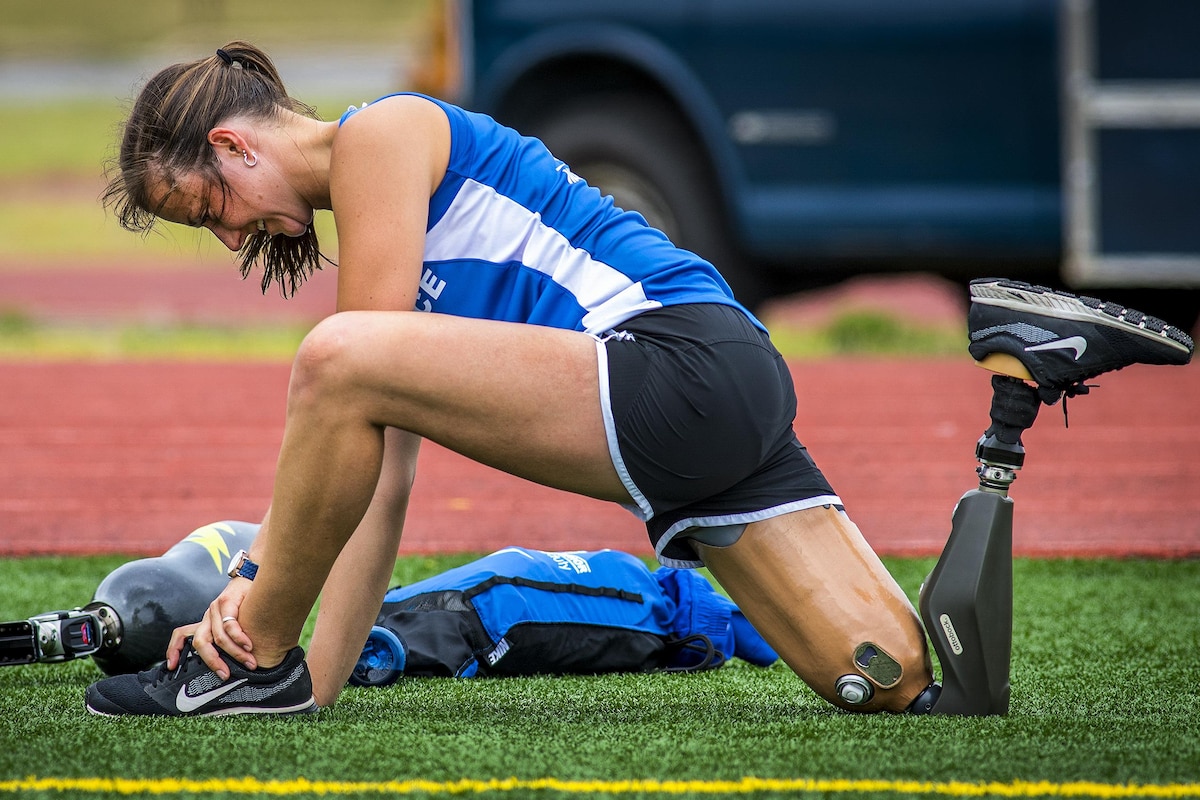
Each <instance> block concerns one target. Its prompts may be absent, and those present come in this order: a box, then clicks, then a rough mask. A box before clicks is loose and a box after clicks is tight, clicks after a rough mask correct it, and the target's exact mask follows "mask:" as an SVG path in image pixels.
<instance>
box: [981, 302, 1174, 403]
mask: <svg viewBox="0 0 1200 800" xmlns="http://www.w3.org/2000/svg"><path fill="white" fill-rule="evenodd" d="M971 302H972V303H980V304H982V305H989V306H997V307H1000V308H1007V309H1010V310H1012V311H1018V312H1021V313H1025V314H1035V315H1038V316H1043V317H1051V318H1053V319H1068V320H1075V321H1078V322H1090V323H1092V324H1099V325H1104V326H1106V327H1109V328H1113V329H1116V330H1119V331H1122V332H1123V333H1127V334H1130V335H1133V336H1139V337H1141V338H1144V339H1146V340H1148V341H1149V342H1152V343H1154V344H1156V345H1165V346H1167V347H1168V348H1170V349H1171V350H1173V351H1175V353H1176V354H1177V355H1178V356H1179V360H1178V363H1180V364H1186V363H1187V362H1188V361H1189V360H1190V359H1191V356H1192V350H1193V348H1194V344H1193V342H1192V338H1191V337H1190V336H1188V335H1187V334H1186V333H1184V332H1183V331H1181V330H1180V329H1179V328H1176V327H1175V326H1174V325H1170V324H1168V323H1166V322H1163V321H1162V320H1161V319H1159V318H1158V317H1152V316H1150V315H1148V314H1143V313H1142V312H1140V311H1136V310H1134V309H1132V308H1126V307H1125V306H1122V305H1120V304H1119V303H1109V302H1105V301H1103V300H1098V299H1096V298H1094V297H1087V296H1084V295H1074V294H1071V293H1070V292H1062V291H1057V290H1055V289H1050V288H1048V287H1045V286H1035V285H1034V284H1031V283H1025V282H1023V281H1010V280H989V279H984V280H977V281H972V282H971ZM975 363H976V364H977V365H978V366H980V367H983V368H984V369H986V370H989V371H991V372H996V373H999V374H1001V375H1010V376H1012V377H1014V378H1020V379H1021V380H1026V381H1032V380H1033V376H1032V375H1031V374H1030V372H1029V370H1028V369H1027V368H1026V367H1025V365H1024V364H1022V363H1021V361H1020V359H1018V358H1016V357H1015V356H1012V355H1009V354H1007V353H989V354H988V355H987V356H985V357H984V358H982V359H980V360H978V361H976V362H975Z"/></svg>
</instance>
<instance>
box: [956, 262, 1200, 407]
mask: <svg viewBox="0 0 1200 800" xmlns="http://www.w3.org/2000/svg"><path fill="white" fill-rule="evenodd" d="M970 288H971V309H970V312H969V313H968V315H967V326H968V328H969V329H970V333H971V343H970V348H969V349H970V353H971V357H972V358H974V359H975V360H976V361H977V362H979V363H980V366H983V367H984V368H986V369H990V370H992V371H993V372H999V373H1001V374H1005V375H1011V376H1013V377H1015V378H1021V379H1023V380H1031V381H1033V382H1035V383H1037V385H1038V394H1039V396H1040V397H1041V399H1042V401H1043V402H1044V403H1046V404H1048V405H1053V404H1054V403H1055V402H1057V401H1058V400H1059V399H1060V398H1062V397H1074V396H1075V395H1077V394H1086V393H1087V391H1088V388H1089V387H1088V386H1087V384H1086V383H1085V381H1088V380H1090V379H1091V378H1094V377H1096V376H1097V375H1100V374H1102V373H1105V372H1110V371H1112V370H1117V369H1121V368H1122V367H1127V366H1129V365H1130V364H1186V363H1188V361H1190V360H1191V358H1192V352H1193V350H1194V344H1193V342H1192V339H1191V337H1190V336H1188V335H1187V334H1186V333H1184V332H1183V331H1181V330H1179V329H1178V328H1176V327H1174V326H1172V325H1168V324H1167V323H1165V322H1163V321H1162V320H1161V319H1158V318H1157V317H1151V316H1148V315H1146V314H1143V313H1141V312H1140V311H1134V310H1133V309H1130V308H1125V307H1124V306H1122V305H1119V304H1117V303H1107V302H1104V301H1103V300H1097V299H1096V298H1094V297H1085V296H1082V295H1074V294H1071V293H1069V292H1060V291H1054V290H1052V289H1047V288H1046V287H1044V286H1034V285H1032V284H1028V283H1023V282H1021V281H1010V280H1000V279H996V278H982V279H978V280H973V281H971V287H970Z"/></svg>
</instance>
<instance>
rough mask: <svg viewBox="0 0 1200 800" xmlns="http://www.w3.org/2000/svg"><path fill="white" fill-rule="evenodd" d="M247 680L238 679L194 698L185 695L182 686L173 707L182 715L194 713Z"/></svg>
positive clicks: (184, 688) (185, 691) (185, 687)
mask: <svg viewBox="0 0 1200 800" xmlns="http://www.w3.org/2000/svg"><path fill="white" fill-rule="evenodd" d="M247 680H249V678H238V679H237V680H236V681H232V682H230V683H227V684H225V685H224V686H218V687H217V688H215V689H209V690H208V691H207V692H201V693H200V694H198V695H195V696H191V695H189V694H188V693H187V686H184V687H183V688H182V689H180V690H179V694H177V695H175V707H176V708H177V709H179V710H180V711H181V712H182V713H184V714H186V713H188V712H189V711H195V710H196V709H197V708H200V707H201V706H202V705H204V704H205V703H208V702H210V701H212V700H216V699H217V698H218V697H220V696H221V695H225V694H229V693H230V692H232V691H233V690H234V689H236V688H237V687H239V686H241V685H242V684H243V683H245V682H246V681H247Z"/></svg>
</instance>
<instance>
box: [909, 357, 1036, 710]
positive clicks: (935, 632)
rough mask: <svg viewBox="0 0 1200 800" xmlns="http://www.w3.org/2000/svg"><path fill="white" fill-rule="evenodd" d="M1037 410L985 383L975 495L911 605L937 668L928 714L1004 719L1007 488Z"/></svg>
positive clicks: (1027, 397)
mask: <svg viewBox="0 0 1200 800" xmlns="http://www.w3.org/2000/svg"><path fill="white" fill-rule="evenodd" d="M1017 366H1018V367H1019V366H1020V365H1019V364H1017ZM1026 374H1027V373H1026ZM1040 403H1041V401H1040V400H1039V398H1038V390H1037V388H1036V387H1034V386H1031V385H1029V384H1027V383H1024V382H1023V381H1021V380H1018V379H1017V378H1015V377H1010V376H1001V375H995V376H993V377H992V408H991V419H992V424H991V426H990V427H989V428H988V429H987V431H985V432H984V435H983V436H982V437H981V438H980V440H979V442H978V443H977V444H976V446H975V455H976V458H977V459H978V460H979V462H980V465H979V467H978V468H977V470H976V472H977V474H978V475H979V488H977V489H972V490H971V491H969V492H967V493H966V494H965V495H963V497H962V499H960V500H959V502H958V506H957V507H956V508H955V510H954V517H953V523H952V525H951V530H950V537H949V539H948V540H947V541H946V546H945V548H944V549H943V550H942V555H941V557H940V558H939V559H938V562H937V565H936V566H935V567H934V568H933V571H932V572H931V573H930V574H929V577H928V578H927V579H926V580H925V583H924V585H923V586H922V587H921V593H920V600H919V603H918V604H919V606H920V609H921V619H922V620H923V621H924V622H925V628H926V630H927V631H928V632H929V637H930V639H931V640H932V641H933V649H934V650H935V651H936V652H937V655H938V661H939V663H940V664H941V667H942V694H941V698H940V699H939V700H938V702H937V704H936V705H935V706H934V707H933V713H934V714H955V715H963V716H990V715H1003V714H1007V713H1008V698H1009V681H1008V678H1009V666H1010V660H1011V654H1012V597H1013V593H1012V500H1011V499H1010V498H1009V496H1008V487H1009V486H1010V485H1011V484H1012V482H1013V481H1014V480H1015V479H1016V470H1018V469H1020V468H1021V466H1022V464H1023V463H1024V460H1025V449H1024V447H1023V446H1022V445H1021V434H1022V433H1023V432H1024V431H1025V430H1026V429H1027V428H1029V426H1031V425H1032V424H1033V421H1034V419H1035V418H1036V417H1037V412H1038V408H1039V405H1040Z"/></svg>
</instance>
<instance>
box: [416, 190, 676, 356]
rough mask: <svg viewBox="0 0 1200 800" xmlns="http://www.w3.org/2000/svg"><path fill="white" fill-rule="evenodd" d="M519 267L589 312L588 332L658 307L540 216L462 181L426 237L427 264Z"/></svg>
mask: <svg viewBox="0 0 1200 800" xmlns="http://www.w3.org/2000/svg"><path fill="white" fill-rule="evenodd" d="M460 260H477V261H486V262H489V263H493V264H512V263H519V264H522V265H524V266H525V267H528V268H529V269H533V270H537V271H538V272H541V273H542V274H544V275H546V276H547V277H549V278H550V279H552V280H553V281H554V282H555V283H557V284H559V285H560V286H562V287H563V288H565V289H566V290H567V291H568V292H570V293H571V295H572V296H574V297H575V299H576V302H578V303H579V305H580V306H581V307H583V308H584V309H585V311H586V312H587V313H586V315H585V316H584V318H583V325H584V327H585V330H586V331H587V332H588V333H593V334H601V333H604V332H605V331H608V330H609V329H610V328H612V327H613V326H614V325H616V324H617V323H619V322H621V321H623V320H626V319H628V318H629V317H631V316H633V315H634V314H637V313H640V312H641V311H645V310H648V309H652V308H661V307H662V303H660V302H658V301H657V300H649V299H647V297H646V293H645V291H644V289H643V287H642V284H641V282H634V281H631V280H630V279H629V277H628V276H626V275H625V274H624V273H622V272H621V271H620V270H617V269H614V268H613V267H611V266H609V265H608V264H605V263H604V262H602V261H598V260H596V259H595V258H593V257H592V255H591V254H590V253H588V252H587V251H586V250H581V249H580V248H578V247H574V246H572V245H571V243H570V242H569V241H568V240H567V238H566V237H565V236H563V235H562V233H560V232H559V231H557V230H555V229H553V228H551V227H549V226H548V225H546V224H545V223H544V222H543V221H542V218H541V215H540V214H538V213H536V212H534V211H530V210H529V209H527V208H525V207H524V206H522V205H521V204H520V203H517V202H516V201H515V200H512V199H511V198H508V197H505V196H503V195H501V194H499V193H498V192H497V191H496V190H495V189H493V188H492V187H490V186H486V185H484V184H482V183H479V182H478V181H474V180H471V179H466V180H465V181H464V182H463V184H462V186H461V187H460V188H459V191H458V193H457V195H456V196H455V198H454V200H453V201H451V203H450V207H449V208H447V209H446V212H445V213H444V214H443V215H442V218H441V219H440V220H438V222H437V224H436V225H434V226H433V228H432V229H430V231H429V232H428V233H427V234H426V236H425V261H426V263H429V262H438V261H460Z"/></svg>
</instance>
